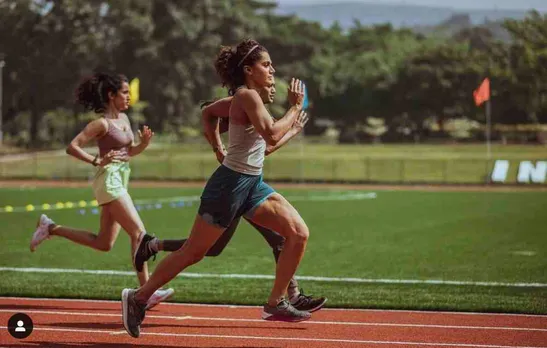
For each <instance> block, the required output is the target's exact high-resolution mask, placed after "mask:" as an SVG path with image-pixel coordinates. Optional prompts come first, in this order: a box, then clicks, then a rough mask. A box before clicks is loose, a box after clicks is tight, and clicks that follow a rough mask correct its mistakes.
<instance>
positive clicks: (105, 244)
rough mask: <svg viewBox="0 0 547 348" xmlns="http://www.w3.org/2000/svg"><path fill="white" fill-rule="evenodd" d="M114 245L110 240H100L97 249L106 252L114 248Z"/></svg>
mask: <svg viewBox="0 0 547 348" xmlns="http://www.w3.org/2000/svg"><path fill="white" fill-rule="evenodd" d="M113 246H114V243H110V242H99V243H98V244H97V250H99V251H104V252H109V251H110V250H112V247H113Z"/></svg>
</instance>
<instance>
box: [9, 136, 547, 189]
mask: <svg viewBox="0 0 547 348" xmlns="http://www.w3.org/2000/svg"><path fill="white" fill-rule="evenodd" d="M90 151H91V152H94V151H95V150H94V149H93V150H90ZM546 158H547V148H546V147H545V146H534V145H505V146H504V145H494V146H493V147H492V159H493V160H496V159H505V160H509V161H510V162H511V167H510V170H509V173H508V179H507V181H508V182H513V183H514V182H515V180H516V175H517V168H518V164H519V162H520V161H522V160H532V161H533V160H545V159H546ZM492 166H493V162H492V161H488V160H487V158H486V147H485V146H484V145H411V144H410V145H408V144H407V145H382V144H379V145H325V144H311V143H303V142H301V141H299V140H298V139H297V140H295V141H294V143H290V144H288V145H287V146H286V147H284V148H283V149H281V150H279V151H278V152H277V153H275V154H274V155H272V156H270V157H269V158H268V160H267V161H266V162H265V167H264V173H265V176H266V178H267V179H269V180H283V181H310V180H314V181H350V182H387V183H392V182H400V183H410V182H412V183H416V182H422V183H423V182H427V183H475V184H480V183H485V182H486V181H487V178H488V177H489V175H490V174H491V170H492ZM216 167H217V162H216V159H215V157H214V156H213V154H212V152H211V150H210V147H209V146H207V145H205V144H183V145H181V144H176V145H164V144H162V145H158V144H156V145H155V146H152V147H151V148H150V149H148V150H147V151H145V152H144V153H143V154H142V155H141V156H138V157H136V158H134V159H133V161H132V169H133V172H132V177H133V178H140V179H171V180H202V179H204V178H207V177H208V176H209V175H210V174H211V173H212V172H213V170H214V169H215V168H216ZM92 175H93V168H91V167H90V166H89V165H87V164H86V163H82V162H78V161H77V160H75V159H73V158H70V157H69V156H66V155H65V154H64V153H63V152H62V151H60V152H59V153H57V154H55V155H44V154H39V155H36V156H30V157H28V158H24V159H22V160H17V161H10V162H3V161H0V178H1V177H4V178H29V177H30V178H47V179H49V178H66V179H82V178H87V177H89V176H92Z"/></svg>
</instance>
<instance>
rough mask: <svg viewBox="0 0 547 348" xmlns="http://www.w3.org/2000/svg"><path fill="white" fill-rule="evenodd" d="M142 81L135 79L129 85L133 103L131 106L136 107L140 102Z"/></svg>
mask: <svg viewBox="0 0 547 348" xmlns="http://www.w3.org/2000/svg"><path fill="white" fill-rule="evenodd" d="M140 82H141V81H140V80H139V78H138V77H135V78H134V79H133V80H131V82H130V83H129V93H131V102H130V103H129V105H131V106H132V105H135V104H136V103H138V102H139V85H140Z"/></svg>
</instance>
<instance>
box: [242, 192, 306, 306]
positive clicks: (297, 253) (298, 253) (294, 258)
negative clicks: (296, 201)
mask: <svg viewBox="0 0 547 348" xmlns="http://www.w3.org/2000/svg"><path fill="white" fill-rule="evenodd" d="M250 220H251V221H253V222H254V223H256V224H258V225H260V226H263V227H266V228H268V229H270V230H274V231H277V232H278V233H279V234H281V235H282V236H283V237H285V245H284V247H283V249H282V251H281V253H280V255H279V261H278V263H277V268H276V274H275V282H274V286H273V289H272V292H271V294H270V297H269V299H268V304H269V305H270V306H276V305H277V303H278V302H279V301H280V300H281V299H282V298H283V297H284V295H285V293H286V291H287V288H288V285H289V282H290V280H291V278H292V277H293V276H294V274H295V272H296V269H297V268H298V265H299V263H300V260H301V259H302V257H303V255H304V251H305V249H306V244H307V241H308V237H309V231H308V227H307V226H306V223H305V222H304V220H303V219H302V217H301V216H300V214H298V212H297V211H296V209H295V208H294V207H293V206H292V205H291V204H290V203H289V202H288V201H287V200H286V199H285V198H284V197H283V196H281V195H280V194H278V193H274V194H272V195H270V196H269V197H268V198H267V199H266V200H265V201H264V202H263V203H261V204H260V205H259V206H258V207H257V208H256V209H255V210H254V211H253V213H252V216H251V217H250Z"/></svg>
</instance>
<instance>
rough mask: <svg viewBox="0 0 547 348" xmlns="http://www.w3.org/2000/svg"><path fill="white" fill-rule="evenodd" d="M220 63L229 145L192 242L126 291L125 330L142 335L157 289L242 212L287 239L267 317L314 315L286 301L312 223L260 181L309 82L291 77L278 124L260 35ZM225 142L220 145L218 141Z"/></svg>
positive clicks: (224, 54)
mask: <svg viewBox="0 0 547 348" xmlns="http://www.w3.org/2000/svg"><path fill="white" fill-rule="evenodd" d="M215 68H216V70H217V73H218V74H219V75H220V77H221V79H222V83H223V85H224V86H227V87H228V88H229V90H230V94H231V95H233V100H232V103H231V107H230V147H229V148H228V153H227V155H226V158H225V159H224V161H223V165H221V166H220V167H219V168H218V169H217V170H216V171H215V172H214V173H213V175H212V176H211V178H210V179H209V180H208V182H207V185H206V186H205V189H204V190H203V193H202V196H201V204H200V207H199V211H198V215H197V216H196V219H195V221H194V226H193V227H192V231H191V234H190V237H189V239H188V241H187V242H186V243H185V244H184V246H183V247H182V248H181V249H180V250H178V251H176V252H174V253H171V254H170V255H168V256H167V257H166V258H165V259H163V260H162V262H161V263H160V264H159V265H158V266H157V268H156V270H155V272H154V273H153V274H152V276H151V277H150V279H149V281H148V282H147V283H146V284H144V285H143V286H141V287H140V288H139V289H124V291H123V292H122V316H123V321H124V327H125V329H126V330H127V332H128V333H129V334H130V335H131V336H133V337H138V336H139V334H140V324H141V322H142V320H143V319H144V314H145V311H144V307H145V303H146V301H147V300H148V298H149V297H150V296H152V294H153V293H154V291H155V290H156V289H159V288H161V287H162V286H163V285H164V284H166V283H167V282H169V281H170V280H171V279H173V278H174V277H175V276H176V275H177V274H178V273H180V272H181V271H183V270H184V269H186V268H187V267H188V266H190V265H192V264H195V263H197V262H199V261H200V260H201V259H203V257H204V256H205V255H206V253H207V251H208V250H209V248H210V247H211V246H213V245H214V243H215V242H216V241H217V239H218V238H219V237H220V236H221V235H222V233H223V232H224V231H225V229H226V228H227V227H228V226H229V225H230V223H231V222H232V221H233V220H234V219H235V218H237V217H240V216H242V215H244V216H245V217H247V218H249V219H250V220H251V221H253V222H254V223H256V224H258V225H261V226H264V227H266V228H268V229H271V230H274V231H276V232H278V233H279V234H281V235H282V236H283V237H285V245H284V248H283V251H282V252H281V254H280V256H279V261H278V264H277V269H276V278H275V283H274V286H273V289H272V292H271V294H270V296H269V298H268V302H267V303H266V304H265V305H264V308H263V312H262V318H263V319H265V320H277V321H288V322H298V321H303V320H308V319H310V318H311V314H310V313H309V312H306V311H300V310H297V309H296V308H294V306H292V305H291V303H290V302H289V301H288V300H286V299H285V293H286V292H287V287H288V285H289V281H290V279H291V278H292V277H293V276H294V274H295V272H296V269H297V268H298V265H299V263H300V260H301V259H302V257H303V255H304V251H305V249H306V244H307V240H308V236H309V231H308V227H307V226H306V223H305V222H304V220H303V219H302V217H301V216H300V214H298V212H297V211H296V209H295V208H294V207H293V206H292V205H291V204H290V203H289V202H288V201H287V200H286V199H285V198H284V197H283V196H281V195H280V194H278V193H276V192H275V191H274V190H273V189H272V188H271V187H270V186H269V185H267V184H266V183H264V181H263V180H262V163H263V161H264V153H265V151H266V150H267V148H269V149H270V150H271V149H275V148H278V147H280V146H282V145H283V144H285V143H286V142H288V141H289V140H290V139H291V138H292V137H293V136H294V134H293V133H292V132H290V130H291V129H292V126H293V124H294V122H295V121H296V120H297V118H298V117H299V116H300V117H305V113H304V112H303V111H302V103H303V99H304V86H303V84H302V83H301V82H300V81H299V80H296V79H293V80H292V81H291V85H290V88H289V102H290V104H291V107H290V108H289V110H288V111H287V112H286V114H285V115H284V116H283V117H282V118H281V119H279V120H278V121H276V122H274V120H273V118H272V117H271V116H270V114H269V113H268V111H267V109H266V107H265V106H264V101H265V100H264V99H263V98H264V96H261V95H260V93H259V92H258V91H259V90H261V89H263V88H264V87H266V86H270V85H273V84H274V82H275V80H274V72H275V69H274V68H273V64H272V61H271V58H270V56H269V54H268V52H267V50H266V49H265V48H264V47H263V46H261V45H260V44H258V42H256V41H254V40H245V41H243V42H241V43H240V44H239V45H238V46H237V47H235V48H232V47H223V48H222V49H221V52H220V54H219V55H218V57H217V59H216V61H215ZM221 145H222V144H221V143H216V142H215V143H214V146H215V147H218V146H221Z"/></svg>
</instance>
